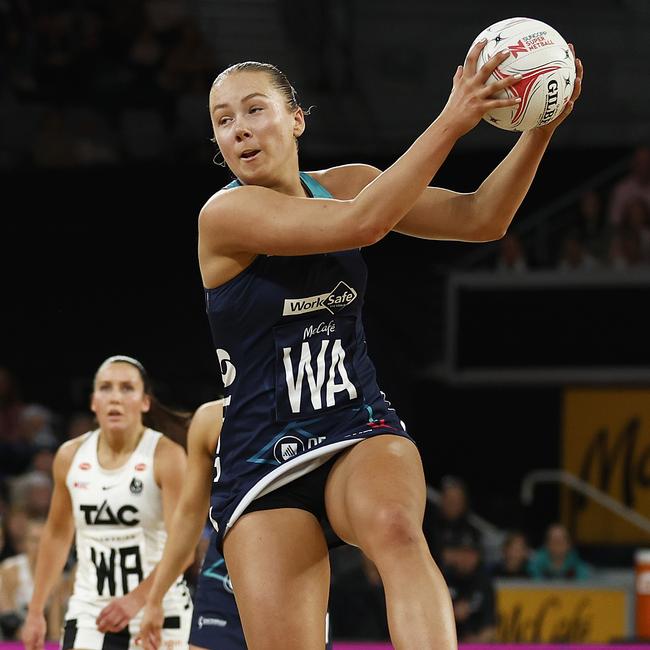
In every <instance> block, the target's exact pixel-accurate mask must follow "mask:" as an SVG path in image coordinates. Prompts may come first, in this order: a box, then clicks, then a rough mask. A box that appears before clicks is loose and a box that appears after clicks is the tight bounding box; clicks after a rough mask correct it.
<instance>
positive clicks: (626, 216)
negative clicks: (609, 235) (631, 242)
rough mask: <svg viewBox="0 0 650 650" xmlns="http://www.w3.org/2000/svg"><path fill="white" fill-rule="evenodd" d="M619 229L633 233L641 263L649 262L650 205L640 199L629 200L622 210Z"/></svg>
mask: <svg viewBox="0 0 650 650" xmlns="http://www.w3.org/2000/svg"><path fill="white" fill-rule="evenodd" d="M620 228H621V229H628V230H629V231H630V233H634V236H635V237H636V239H638V240H639V245H640V249H641V250H640V253H641V257H642V259H643V261H644V262H646V263H647V262H648V261H650V205H649V204H647V203H646V202H645V201H644V200H643V199H642V198H640V197H636V198H633V199H630V200H629V201H628V202H627V203H626V204H625V206H624V208H623V213H622V217H621V224H620Z"/></svg>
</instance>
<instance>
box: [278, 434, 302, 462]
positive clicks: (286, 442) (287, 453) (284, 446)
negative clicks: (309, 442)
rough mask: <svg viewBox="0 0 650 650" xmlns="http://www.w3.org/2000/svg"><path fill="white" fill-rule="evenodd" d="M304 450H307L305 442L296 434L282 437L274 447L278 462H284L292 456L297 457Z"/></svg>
mask: <svg viewBox="0 0 650 650" xmlns="http://www.w3.org/2000/svg"><path fill="white" fill-rule="evenodd" d="M303 451H305V443H304V442H303V441H302V440H301V439H300V438H296V436H285V437H284V438H280V440H278V441H277V442H276V443H275V446H274V447H273V455H274V456H275V460H277V461H278V463H284V462H285V461H287V460H289V459H291V458H295V457H296V456H297V455H298V454H300V453H302V452H303Z"/></svg>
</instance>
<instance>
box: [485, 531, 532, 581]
mask: <svg viewBox="0 0 650 650" xmlns="http://www.w3.org/2000/svg"><path fill="white" fill-rule="evenodd" d="M530 555H531V549H530V546H529V545H528V540H527V538H526V535H524V533H522V532H521V531H519V530H513V531H511V532H509V533H508V534H507V535H506V538H505V539H504V540H503V545H502V547H501V558H500V559H499V561H498V562H497V563H496V564H495V565H494V567H493V569H492V575H493V576H494V577H495V578H529V577H530V573H529V572H528V563H529V561H530Z"/></svg>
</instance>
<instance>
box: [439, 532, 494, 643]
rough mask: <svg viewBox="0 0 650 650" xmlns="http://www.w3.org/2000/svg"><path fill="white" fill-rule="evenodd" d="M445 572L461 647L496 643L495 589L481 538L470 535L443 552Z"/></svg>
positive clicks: (455, 541)
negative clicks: (472, 644)
mask: <svg viewBox="0 0 650 650" xmlns="http://www.w3.org/2000/svg"><path fill="white" fill-rule="evenodd" d="M443 557H444V560H443V565H442V571H443V574H444V576H445V580H446V581H447V585H448V587H449V593H450V594H451V600H452V603H453V606H454V617H455V619H456V632H457V634H458V641H459V642H460V643H490V642H491V641H494V640H495V633H496V605H495V595H494V585H493V584H492V579H491V577H490V576H489V574H488V572H487V571H486V569H485V566H484V564H483V561H482V548H481V544H480V541H479V538H478V537H477V536H476V535H475V534H471V533H470V532H469V531H466V532H465V533H462V534H461V535H460V536H459V537H458V538H457V539H455V540H454V541H453V542H452V543H451V544H450V545H449V546H446V547H444V548H443Z"/></svg>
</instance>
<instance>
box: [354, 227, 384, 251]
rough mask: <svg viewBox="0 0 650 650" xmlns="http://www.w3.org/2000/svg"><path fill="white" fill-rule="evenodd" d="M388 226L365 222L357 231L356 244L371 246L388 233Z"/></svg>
mask: <svg viewBox="0 0 650 650" xmlns="http://www.w3.org/2000/svg"><path fill="white" fill-rule="evenodd" d="M389 232H390V228H387V227H383V226H380V225H378V224H367V225H365V226H363V227H361V228H359V231H358V237H357V239H358V242H359V243H358V246H359V247H364V246H372V245H373V244H376V243H377V242H378V241H380V240H382V239H383V238H384V237H385V236H386V235H387V234H388V233H389Z"/></svg>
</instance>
